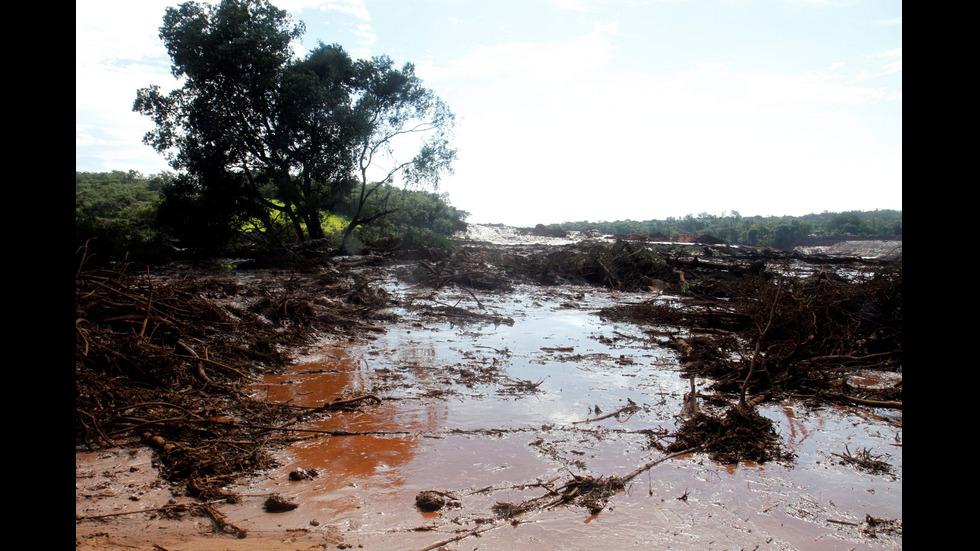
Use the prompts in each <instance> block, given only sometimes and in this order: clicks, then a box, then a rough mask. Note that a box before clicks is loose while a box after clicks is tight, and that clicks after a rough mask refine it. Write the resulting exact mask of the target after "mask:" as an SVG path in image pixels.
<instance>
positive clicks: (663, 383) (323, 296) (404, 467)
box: [75, 227, 902, 551]
mask: <svg viewBox="0 0 980 551" xmlns="http://www.w3.org/2000/svg"><path fill="white" fill-rule="evenodd" d="M479 232H482V233H479ZM466 237H467V239H465V240H461V241H460V242H459V243H458V244H457V247H456V250H455V252H454V253H453V254H452V255H448V254H445V253H436V252H431V251H429V252H425V253H419V254H416V255H413V256H412V257H410V258H406V257H403V256H402V255H397V254H394V253H391V252H385V251H374V252H373V253H372V254H370V255H367V256H363V257H330V256H326V255H323V254H321V253H317V252H316V251H315V250H313V249H307V250H295V249H294V250H292V251H288V252H286V253H284V254H283V255H282V256H281V257H278V258H276V259H274V261H269V262H273V263H274V264H275V265H276V266H278V267H270V264H269V263H268V262H266V263H262V262H258V263H256V262H252V263H250V264H251V265H252V266H253V267H252V268H250V269H249V268H248V265H243V266H241V267H239V268H237V269H232V268H230V267H227V266H226V267H224V268H220V267H209V268H204V267H195V268H190V267H181V268H173V269H170V270H168V271H159V272H158V273H153V274H150V273H142V274H140V273H132V271H127V270H125V269H123V268H122V267H120V268H118V269H116V270H112V271H87V270H85V269H84V268H83V267H82V268H80V269H79V271H78V272H77V274H76V466H75V478H76V505H75V514H76V532H75V533H76V537H75V539H76V549H141V550H142V549H145V550H160V549H166V550H172V551H176V550H198V549H257V550H258V549H359V548H363V549H385V550H387V549H406V550H424V549H568V550H580V549H606V548H612V549H621V548H640V549H682V550H683V549H691V550H695V549H697V550H701V549H808V550H809V549H828V550H830V549H834V550H836V549H843V550H849V549H900V548H901V547H902V401H901V386H902V353H901V342H902V325H901V323H902V321H901V305H902V295H901V259H900V256H899V259H898V260H897V261H889V262H883V261H876V260H874V259H859V258H856V257H840V256H836V257H831V256H805V255H801V254H795V255H791V254H783V253H776V252H774V251H763V250H755V249H747V248H739V247H729V246H726V245H709V244H665V243H649V242H646V241H644V240H642V239H641V237H642V236H632V238H631V239H626V238H622V237H621V238H619V239H613V238H610V237H608V236H583V235H577V234H573V235H568V234H559V235H554V234H552V235H528V234H527V233H526V232H524V233H520V232H514V231H507V232H504V230H503V229H501V228H493V227H476V228H473V230H472V231H471V233H470V235H468V236H466ZM76 260H78V259H76ZM80 265H83V262H80Z"/></svg>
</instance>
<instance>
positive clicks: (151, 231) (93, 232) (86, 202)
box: [75, 170, 172, 262]
mask: <svg viewBox="0 0 980 551" xmlns="http://www.w3.org/2000/svg"><path fill="white" fill-rule="evenodd" d="M171 178H172V177H171V175H169V174H166V173H164V174H159V175H154V176H149V177H145V176H143V175H142V174H140V173H139V172H136V171H134V170H130V171H129V172H122V171H113V172H78V171H76V172H75V246H76V247H82V246H85V245H86V244H87V246H88V255H89V256H93V255H94V257H95V258H98V259H100V260H105V261H108V260H112V259H120V258H124V257H129V258H130V259H133V260H141V261H146V262H155V261H160V260H162V259H165V258H167V256H168V254H169V246H168V244H167V240H166V238H165V236H164V234H162V233H161V232H160V231H159V229H158V227H157V224H156V209H157V206H158V205H159V203H160V197H161V189H163V188H164V187H166V186H167V185H168V183H169V182H170V180H171Z"/></svg>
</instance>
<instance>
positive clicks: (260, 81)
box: [133, 0, 455, 249]
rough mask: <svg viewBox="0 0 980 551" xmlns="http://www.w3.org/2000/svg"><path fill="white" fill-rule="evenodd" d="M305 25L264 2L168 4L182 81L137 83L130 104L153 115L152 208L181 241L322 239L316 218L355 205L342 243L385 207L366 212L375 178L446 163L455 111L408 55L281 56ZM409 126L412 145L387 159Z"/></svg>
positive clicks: (324, 49) (149, 139)
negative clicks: (167, 177)
mask: <svg viewBox="0 0 980 551" xmlns="http://www.w3.org/2000/svg"><path fill="white" fill-rule="evenodd" d="M303 31H304V28H303V25H302V24H300V23H295V22H293V21H292V20H291V19H290V18H289V16H288V14H287V13H286V12H285V11H283V10H280V9H278V8H276V7H275V6H273V5H272V4H271V3H269V2H268V1H267V0H222V1H221V2H220V3H219V4H217V5H216V6H211V5H208V4H203V3H198V2H187V3H184V4H181V5H180V6H179V7H176V8H168V9H167V11H166V15H165V16H164V25H163V27H161V29H160V38H161V39H162V40H163V42H164V44H165V45H166V47H167V51H168V53H169V54H170V57H171V59H172V61H173V66H172V71H173V74H174V76H177V77H180V78H181V79H182V82H183V86H182V87H181V88H180V89H177V90H174V91H172V92H170V93H169V94H163V93H162V92H161V91H160V89H159V87H157V86H150V87H147V88H143V89H141V90H139V91H138V94H137V98H136V101H135V103H134V105H133V109H134V110H135V111H137V112H139V113H141V114H143V115H146V116H148V117H151V118H152V120H153V122H154V123H155V128H154V129H153V130H151V131H150V132H148V133H147V135H146V136H145V138H144V141H145V142H146V143H147V144H149V145H151V146H153V147H154V148H156V149H157V150H158V151H159V152H160V153H162V154H164V155H166V156H167V158H168V160H169V161H170V163H171V165H172V166H173V167H174V169H176V170H177V171H178V174H179V176H178V177H177V178H176V183H175V185H174V186H172V187H170V188H169V189H168V190H167V191H166V193H165V198H164V205H163V208H162V211H161V212H162V213H166V217H165V220H166V222H167V224H168V227H170V228H171V229H172V230H173V231H174V232H175V234H176V235H178V236H179V237H180V238H181V239H182V242H183V243H184V244H185V245H187V246H190V247H196V248H201V249H214V248H218V247H221V246H223V245H224V244H227V243H228V242H232V241H234V240H235V239H238V238H243V237H244V238H247V239H248V240H250V241H252V242H266V243H270V244H278V243H282V242H285V241H289V240H292V239H299V240H305V239H311V238H312V239H316V238H322V237H324V236H325V233H324V231H323V225H322V221H323V215H324V213H325V212H336V211H337V210H338V209H339V208H340V206H341V205H342V204H343V205H347V206H353V208H351V209H349V212H348V215H349V218H350V221H349V223H348V225H347V227H346V229H345V231H344V237H345V238H346V237H348V236H349V235H350V234H352V232H353V230H354V228H356V227H358V226H364V225H367V224H371V223H373V222H375V221H376V220H379V219H381V218H383V217H384V216H387V215H388V214H390V213H389V212H385V211H383V210H381V211H376V212H373V213H371V214H366V213H365V211H364V209H365V208H366V207H368V206H369V202H370V201H372V200H373V199H374V198H373V195H375V194H376V193H377V192H378V191H379V190H380V189H381V188H382V186H386V185H388V184H391V183H393V182H394V179H395V178H396V177H400V178H402V179H404V180H405V181H407V182H422V183H429V184H435V183H437V182H438V178H439V175H440V174H441V173H443V172H445V171H448V170H449V169H450V163H451V161H452V160H453V159H454V158H455V150H454V149H452V148H451V147H449V132H450V130H451V128H452V125H453V121H454V119H453V115H452V113H451V112H450V111H449V110H448V108H446V106H445V105H444V104H443V103H442V102H441V101H440V100H439V99H438V98H437V97H435V95H434V94H432V92H431V91H429V90H427V89H425V88H424V87H422V85H421V81H420V80H419V79H418V78H417V77H416V76H415V73H414V67H413V66H412V65H411V64H406V65H405V66H404V67H402V68H395V67H394V64H393V63H392V61H391V60H390V59H389V58H387V57H384V56H381V57H376V58H373V59H370V60H357V61H355V60H353V59H352V58H351V57H350V56H349V55H348V54H347V53H346V52H345V51H344V49H343V48H342V47H340V46H339V45H324V44H322V43H321V44H320V45H319V46H318V47H317V48H315V49H314V50H313V51H312V52H310V53H309V54H308V55H307V56H306V57H304V58H302V59H293V56H292V51H291V50H290V43H291V42H292V41H293V40H294V39H296V38H298V37H299V36H301V35H302V33H303ZM407 135H411V136H412V137H413V138H418V139H417V140H414V142H413V143H414V147H417V150H416V153H415V154H414V156H410V157H409V158H399V157H398V156H396V155H395V153H396V150H401V148H396V147H395V143H396V141H400V140H399V138H400V137H402V136H407ZM401 145H403V144H401ZM381 162H383V163H384V164H385V166H386V169H385V171H383V172H382V173H381V175H380V177H379V176H378V175H377V165H378V164H379V163H381ZM352 194H354V195H352ZM352 197H354V200H353V201H352V200H351V198H352ZM205 214H206V215H207V216H206V217H207V218H209V219H208V220H204V219H203V218H205Z"/></svg>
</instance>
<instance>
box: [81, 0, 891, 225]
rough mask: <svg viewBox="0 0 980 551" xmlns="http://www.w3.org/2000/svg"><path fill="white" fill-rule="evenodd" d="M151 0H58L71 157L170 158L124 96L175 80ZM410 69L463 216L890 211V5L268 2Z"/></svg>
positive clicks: (123, 162)
mask: <svg viewBox="0 0 980 551" xmlns="http://www.w3.org/2000/svg"><path fill="white" fill-rule="evenodd" d="M178 3H179V2H177V1H172V0H171V1H166V0H140V1H138V2H134V1H132V0H77V1H76V4H75V31H76V34H75V46H76V48H75V52H76V56H75V168H76V170H78V171H87V172H102V171H111V170H123V171H128V170H137V171H140V172H142V173H143V174H147V175H148V174H155V173H159V172H161V171H164V170H169V167H168V166H167V164H166V161H165V159H164V158H163V157H162V156H161V155H159V154H158V153H156V152H155V151H154V150H153V149H152V148H150V147H149V146H147V145H144V144H143V143H142V137H143V135H144V134H145V133H146V132H147V131H148V130H150V129H151V128H152V123H151V121H150V120H149V118H148V117H144V116H142V115H139V114H137V113H134V112H133V111H132V106H133V101H134V99H135V98H136V91H137V90H138V89H140V88H142V87H146V86H149V85H153V84H156V85H159V86H160V87H161V88H163V89H164V90H168V89H171V88H175V87H177V86H179V83H178V82H176V81H175V80H174V78H173V77H172V75H171V74H170V59H169V57H168V56H167V53H166V50H165V48H164V46H163V43H162V42H161V41H160V39H159V36H158V35H159V28H160V26H161V24H162V21H163V14H164V11H165V9H166V7H167V6H174V5H177V4H178ZM272 3H273V4H274V5H276V6H277V7H279V8H282V9H285V10H287V11H288V12H289V13H290V15H291V16H292V18H293V19H294V20H298V21H302V22H303V23H304V24H305V26H306V32H305V34H304V35H303V37H302V39H301V41H300V42H299V43H297V44H295V51H296V55H298V56H303V55H304V54H305V53H306V52H308V51H309V50H311V49H312V48H315V47H316V45H317V44H318V43H320V42H323V43H326V44H334V43H336V44H340V45H341V46H342V47H343V48H344V49H345V50H346V51H347V52H348V53H349V54H351V55H352V56H353V57H357V58H368V57H372V56H377V55H388V56H389V57H391V58H392V59H393V60H394V61H395V62H396V63H397V64H399V65H401V64H403V63H406V62H411V63H413V64H415V67H416V74H417V75H418V76H419V77H420V78H421V79H422V81H423V83H424V85H425V86H426V87H428V88H430V89H431V90H432V91H433V92H435V93H436V95H438V96H439V97H440V98H442V99H443V100H444V101H445V102H446V103H447V104H448V105H449V107H450V109H451V110H452V111H453V112H454V113H455V114H456V118H457V125H456V129H455V138H454V142H453V144H454V146H455V147H456V148H457V149H458V159H457V161H456V163H455V165H454V168H455V170H454V173H453V174H451V175H447V176H445V177H444V178H443V179H442V181H441V183H440V185H439V189H438V191H439V192H442V193H447V194H448V198H449V201H450V203H451V204H452V205H453V206H455V207H456V208H459V209H462V210H464V211H467V212H469V213H470V216H469V218H468V221H469V222H472V223H503V224H509V225H516V226H530V225H535V224H538V223H542V224H551V223H560V222H570V221H583V220H588V221H593V222H598V221H614V220H627V219H630V220H649V219H665V218H668V217H676V218H682V217H684V216H686V215H688V214H691V215H695V216H697V215H699V214H701V213H707V214H711V215H716V216H723V215H731V214H734V213H736V212H737V213H738V214H740V215H741V216H756V215H761V216H784V215H786V216H802V215H805V214H810V213H820V212H825V211H829V212H843V211H850V210H875V209H895V210H901V208H902V3H901V1H891V0H272Z"/></svg>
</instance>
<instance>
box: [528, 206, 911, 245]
mask: <svg viewBox="0 0 980 551" xmlns="http://www.w3.org/2000/svg"><path fill="white" fill-rule="evenodd" d="M546 227H547V228H549V229H563V230H596V231H599V232H601V233H608V234H661V235H663V236H664V237H668V238H669V237H671V236H675V235H678V234H687V233H694V234H701V235H710V236H711V237H715V238H718V239H721V240H722V241H724V242H726V243H731V244H744V245H757V246H766V247H773V248H777V249H784V250H789V249H792V248H793V247H795V246H797V245H801V244H808V243H812V242H815V241H818V240H820V239H825V238H839V237H861V238H869V237H883V238H901V237H902V211H900V210H874V211H848V212H838V213H832V212H822V213H820V214H807V215H805V216H742V215H740V214H739V213H738V212H737V211H732V212H731V213H729V214H725V213H722V215H721V216H716V215H713V214H708V213H705V212H702V213H700V214H698V215H697V216H694V215H692V214H688V215H687V216H684V217H683V218H674V217H669V218H667V219H665V220H644V221H636V220H617V221H615V222H587V221H582V222H563V223H561V224H551V225H549V226H546Z"/></svg>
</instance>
